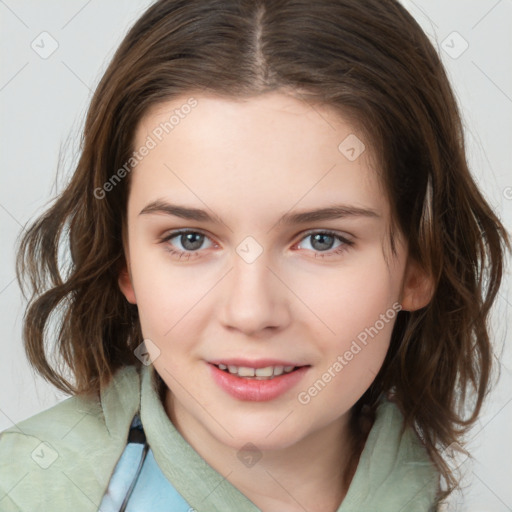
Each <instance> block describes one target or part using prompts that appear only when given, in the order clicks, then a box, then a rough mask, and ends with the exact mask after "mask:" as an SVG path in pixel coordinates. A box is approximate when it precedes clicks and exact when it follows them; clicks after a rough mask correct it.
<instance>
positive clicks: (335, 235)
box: [159, 229, 354, 259]
mask: <svg viewBox="0 0 512 512" xmlns="http://www.w3.org/2000/svg"><path fill="white" fill-rule="evenodd" d="M187 234H198V235H203V236H204V237H206V238H210V237H208V236H207V235H206V234H205V233H202V232H201V231H195V230H191V229H184V230H178V231H172V232H171V233H169V234H168V235H166V236H164V237H163V238H161V239H160V240H159V242H160V243H164V244H165V249H166V250H167V251H168V252H169V253H171V254H172V255H173V256H178V257H179V258H180V259H181V258H182V257H183V256H185V255H188V258H187V259H190V257H191V256H195V255H196V254H197V255H199V252H200V251H199V250H197V251H180V250H176V249H174V248H173V247H172V246H171V245H170V244H167V242H169V241H170V240H172V239H173V238H176V237H177V236H179V235H187ZM313 235H328V236H332V237H333V238H335V239H337V240H339V241H340V242H342V245H340V246H339V247H338V248H336V249H334V250H330V251H329V252H328V251H319V252H315V258H325V257H330V256H336V255H339V254H341V253H343V252H345V251H347V250H349V248H350V247H351V246H353V245H354V242H352V241H351V240H348V239H346V238H345V237H343V236H341V235H339V234H338V233H336V232H334V231H330V230H310V231H308V232H306V233H304V235H303V237H302V238H301V239H300V241H299V242H302V241H303V240H305V239H306V238H308V237H310V236H313Z"/></svg>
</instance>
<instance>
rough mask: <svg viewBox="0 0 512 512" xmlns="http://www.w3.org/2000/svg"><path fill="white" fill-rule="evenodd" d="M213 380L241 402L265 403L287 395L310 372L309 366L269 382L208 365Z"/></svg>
mask: <svg viewBox="0 0 512 512" xmlns="http://www.w3.org/2000/svg"><path fill="white" fill-rule="evenodd" d="M208 364H209V366H210V368H211V372H212V377H213V380H214V381H215V382H216V383H217V384H218V385H219V386H220V387H221V388H222V389H223V390H224V391H226V392H227V393H229V394H230V395H231V396H233V397H235V398H238V399H239V400H248V401H253V402H263V401H267V400H273V399H274V398H277V397H278V396H280V395H282V394H283V393H286V391H288V390H289V389H291V388H292V387H293V386H295V385H296V384H297V383H298V382H299V381H300V380H301V379H302V377H303V376H304V374H305V373H306V372H307V371H308V369H309V366H302V367H301V368H299V369H297V370H295V371H293V372H290V373H283V374H282V375H279V376H278V377H274V378H273V379H268V380H256V379H245V378H243V377H238V376H236V375H232V374H231V373H228V372H225V371H223V370H220V369H219V368H217V367H216V366H215V365H213V364H210V363H208Z"/></svg>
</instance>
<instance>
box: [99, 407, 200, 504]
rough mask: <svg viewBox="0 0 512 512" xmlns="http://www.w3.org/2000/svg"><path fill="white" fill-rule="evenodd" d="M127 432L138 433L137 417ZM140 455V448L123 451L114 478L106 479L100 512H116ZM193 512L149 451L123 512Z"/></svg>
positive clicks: (134, 445)
mask: <svg viewBox="0 0 512 512" xmlns="http://www.w3.org/2000/svg"><path fill="white" fill-rule="evenodd" d="M131 428H138V429H140V430H141V431H143V430H142V424H141V422H140V419H139V417H138V416H135V418H134V420H133V422H132V425H131ZM143 452H144V445H143V444H142V443H137V442H128V443H127V445H126V448H125V450H124V451H123V453H122V455H121V457H120V459H119V461H118V463H117V465H116V468H115V470H114V474H113V475H112V478H111V479H110V482H109V485H108V488H107V491H106V493H105V495H104V496H103V500H102V502H101V505H100V509H99V510H100V512H119V509H120V507H121V505H122V503H123V501H124V499H125V497H126V495H127V494H128V492H129V489H130V486H131V485H132V482H133V481H134V479H135V478H136V476H137V470H138V468H139V465H140V461H141V458H142V456H143ZM141 510H151V512H161V511H162V512H163V511H166V512H169V511H171V510H172V511H173V512H193V510H194V509H193V508H192V507H191V506H190V505H189V504H188V503H187V502H186V501H185V500H184V499H183V497H182V496H181V494H179V493H178V491H177V490H176V489H175V488H174V487H173V486H172V484H171V483H170V482H169V480H167V478H165V476H164V474H163V473H162V471H161V469H160V467H159V466H158V464H157V463H156V461H155V458H154V456H153V452H152V450H151V448H149V450H148V452H147V454H146V458H145V459H144V464H143V466H142V469H141V471H140V474H139V476H138V478H137V480H136V483H135V487H134V488H133V491H132V494H131V496H130V499H129V501H128V504H127V506H126V512H140V511H141Z"/></svg>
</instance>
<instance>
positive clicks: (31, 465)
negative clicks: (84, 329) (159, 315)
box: [0, 365, 439, 512]
mask: <svg viewBox="0 0 512 512" xmlns="http://www.w3.org/2000/svg"><path fill="white" fill-rule="evenodd" d="M154 373H155V372H154V368H153V366H152V365H150V366H148V367H145V366H143V367H142V369H141V370H140V371H139V370H137V369H136V368H135V367H126V368H123V369H121V370H119V371H118V372H117V373H116V375H115V376H114V379H113V381H112V382H111V383H110V385H109V386H108V387H106V388H105V389H104V390H102V392H101V393H100V397H99V399H98V400H96V401H90V400H85V399H83V398H80V397H78V396H73V397H70V398H67V399H66V400H64V401H62V402H60V403H58V404H57V405H55V406H54V407H52V408H50V409H48V410H46V411H43V412H41V413H39V414H36V415H35V416H32V417H31V418H28V419H27V420H25V421H22V422H20V423H19V424H18V425H17V426H16V427H12V428H10V429H7V430H5V431H3V432H2V433H0V511H1V512H19V511H22V512H36V511H37V512H46V511H47V512H59V511H66V512H68V511H69V510H73V511H74V512H88V511H91V512H92V511H97V510H98V507H99V504H100V502H101V500H102V497H103V494H104V493H105V490H106V488H107V486H108V483H109V480H110V477H111V476H112V473H113V471H114V469H115V466H116V463H117V461H118V460H119V458H120V456H121V454H122V452H123V450H124V448H125V446H126V442H127V436H128V431H129V428H130V424H131V420H132V418H133V416H134V415H135V414H136V413H137V412H139V413H140V417H141V421H142V424H143V427H144V430H145V433H146V437H147V440H148V443H149V445H150V446H151V449H152V451H153V453H154V457H155V460H156V462H157V463H158V465H159V466H160V468H161V470H162V472H163V473H164V475H165V477H166V478H167V479H168V480H169V481H170V482H171V483H172V484H173V485H174V487H175V489H176V490H177V491H178V492H179V493H180V494H181V495H182V496H183V497H184V499H185V500H186V501H187V502H188V503H189V504H190V505H191V507H193V508H194V509H195V511H197V512H230V511H233V512H258V511H259V509H258V508H257V507H256V506H255V505H254V504H253V503H252V502H251V501H250V500H249V499H247V498H246V497H245V496H244V495H243V494H242V493H241V492H240V491H239V490H238V489H237V488H235V487H234V486H233V485H232V484H230V482H229V481H228V480H226V479H225V478H224V477H222V475H220V474H219V473H217V471H216V470H214V469H213V468H212V467H211V466H209V465H208V464H207V463H206V462H205V460H204V459H203V458H202V457H201V456H200V455H199V454H198V453H197V452H196V451H195V450H194V449H193V448H192V446H191V445H189V444H188V442H187V441H185V439H184V438H183V437H182V436H181V434H180V433H179V432H178V431H177V430H176V429H175V427H174V425H173V424H172V423H171V421H170V420H169V418H168V416H167V414H166V412H165V410H164V408H163V405H162V403H161V401H160V399H159V396H158V393H157V389H156V384H155V381H154ZM401 425H402V416H401V413H400V412H399V410H398V408H397V407H396V405H394V404H392V403H391V402H387V401H385V402H383V403H382V404H381V405H380V406H379V408H378V410H377V417H376V420H375V423H374V426H373V427H372V430H371V432H370V434H369V437H368V439H367V442H366V445H365V448H364V450H363V452H362V454H361V458H360V461H359V464H358V467H357V471H356V473H355V475H354V478H353V480H352V483H351V485H350V488H349V491H348V494H347V495H346V497H345V499H344V500H343V503H342V504H341V505H340V507H339V508H338V512H431V511H433V510H435V509H434V507H433V503H434V500H435V496H436V493H437V489H438V484H439V475H438V473H437V472H436V470H435V469H434V467H433V465H432V464H431V463H430V461H429V459H428V457H427V455H426V451H425V449H424V447H423V446H422V444H421V443H420V441H419V439H418V438H417V436H416V435H415V434H414V432H412V431H411V430H406V431H405V433H404V434H402V435H401V434H400V427H401ZM141 512H143V511H141Z"/></svg>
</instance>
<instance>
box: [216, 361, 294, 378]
mask: <svg viewBox="0 0 512 512" xmlns="http://www.w3.org/2000/svg"><path fill="white" fill-rule="evenodd" d="M218 367H219V369H221V370H228V371H229V373H231V374H233V375H238V377H254V378H255V379H258V380H261V378H263V379H265V378H267V379H268V378H272V377H277V376H279V375H282V374H283V373H290V372H291V371H292V370H293V369H294V368H295V366H266V367H265V368H248V367H247V366H235V365H231V364H230V365H228V366H226V365H225V364H219V365H218Z"/></svg>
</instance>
